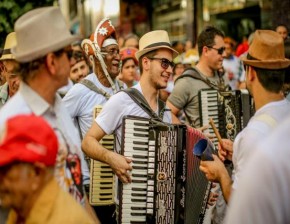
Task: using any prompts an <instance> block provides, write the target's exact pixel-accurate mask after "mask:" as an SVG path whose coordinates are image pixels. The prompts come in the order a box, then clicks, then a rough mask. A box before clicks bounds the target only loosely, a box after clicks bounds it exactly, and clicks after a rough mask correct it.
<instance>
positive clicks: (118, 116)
mask: <svg viewBox="0 0 290 224" xmlns="http://www.w3.org/2000/svg"><path fill="white" fill-rule="evenodd" d="M133 88H136V89H137V90H139V91H140V92H141V93H142V90H141V86H140V83H138V84H137V85H135V86H134V87H133ZM157 105H158V103H157ZM156 114H158V111H156ZM127 115H134V116H139V117H144V118H150V117H149V115H148V114H147V113H146V112H145V111H144V110H143V109H142V108H141V107H140V106H139V105H138V104H136V103H135V102H134V101H133V100H132V98H131V97H130V96H129V95H128V94H127V93H125V92H119V93H117V94H115V95H114V96H112V97H111V98H110V99H109V101H108V102H107V103H106V104H105V106H104V107H103V109H102V111H101V113H100V114H99V116H98V117H97V118H96V120H95V121H96V122H97V123H98V125H99V126H100V127H101V128H102V129H103V131H104V132H105V133H106V134H112V133H115V135H116V136H117V139H118V141H119V143H121V136H122V135H121V132H122V121H123V117H125V116H127ZM163 121H164V122H166V123H172V119H171V112H170V111H165V113H164V116H163ZM115 150H116V151H117V152H118V153H119V152H120V145H119V144H117V148H116V149H115Z"/></svg>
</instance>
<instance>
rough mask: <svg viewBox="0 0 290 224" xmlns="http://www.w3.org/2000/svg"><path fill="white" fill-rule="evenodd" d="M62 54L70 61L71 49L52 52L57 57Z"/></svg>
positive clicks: (66, 48)
mask: <svg viewBox="0 0 290 224" xmlns="http://www.w3.org/2000/svg"><path fill="white" fill-rule="evenodd" d="M63 53H65V54H66V55H67V57H68V59H69V60H70V59H71V57H72V55H73V49H72V48H71V47H70V46H69V47H65V48H62V49H60V50H58V51H55V52H54V54H55V55H56V56H58V57H59V56H61V55H62V54H63Z"/></svg>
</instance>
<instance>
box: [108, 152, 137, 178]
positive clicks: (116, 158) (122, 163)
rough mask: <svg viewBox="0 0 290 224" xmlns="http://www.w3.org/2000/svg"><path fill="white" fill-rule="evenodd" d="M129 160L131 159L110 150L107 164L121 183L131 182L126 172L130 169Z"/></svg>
mask: <svg viewBox="0 0 290 224" xmlns="http://www.w3.org/2000/svg"><path fill="white" fill-rule="evenodd" d="M131 162H132V160H131V159H129V158H126V157H125V156H122V155H120V154H118V153H115V152H111V153H110V155H109V165H110V167H111V168H112V169H113V171H114V173H115V174H116V175H117V176H118V178H119V179H120V180H121V181H122V182H123V183H130V182H131V178H130V174H129V172H128V171H131V170H132V167H131V165H130V163H131Z"/></svg>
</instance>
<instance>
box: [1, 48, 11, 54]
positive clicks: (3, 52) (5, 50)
mask: <svg viewBox="0 0 290 224" xmlns="http://www.w3.org/2000/svg"><path fill="white" fill-rule="evenodd" d="M5 54H11V49H10V48H9V49H4V50H2V55H5Z"/></svg>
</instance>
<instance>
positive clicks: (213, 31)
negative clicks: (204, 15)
mask: <svg viewBox="0 0 290 224" xmlns="http://www.w3.org/2000/svg"><path fill="white" fill-rule="evenodd" d="M216 36H221V37H222V38H224V37H225V35H224V34H223V32H222V31H221V30H219V29H218V28H216V27H214V26H207V27H205V29H204V30H203V31H202V32H201V33H200V34H199V36H198V38H197V46H198V54H199V56H201V53H202V48H203V47H204V46H213V45H215V42H214V38H215V37H216Z"/></svg>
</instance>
